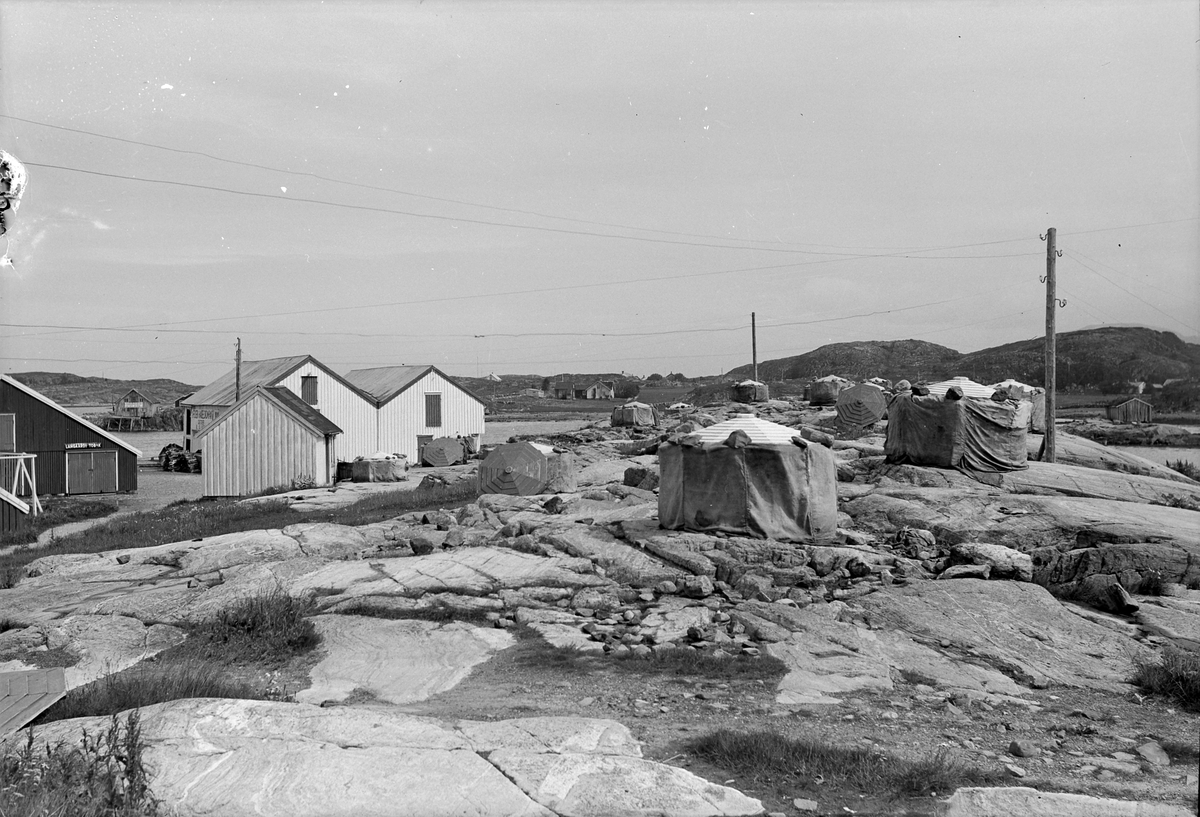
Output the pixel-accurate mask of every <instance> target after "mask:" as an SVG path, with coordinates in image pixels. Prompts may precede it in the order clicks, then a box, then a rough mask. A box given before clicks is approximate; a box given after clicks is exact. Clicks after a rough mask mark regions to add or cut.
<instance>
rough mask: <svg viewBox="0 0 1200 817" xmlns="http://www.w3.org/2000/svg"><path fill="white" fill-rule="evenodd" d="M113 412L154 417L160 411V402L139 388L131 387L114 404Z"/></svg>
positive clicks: (130, 415)
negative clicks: (156, 401)
mask: <svg viewBox="0 0 1200 817" xmlns="http://www.w3.org/2000/svg"><path fill="white" fill-rule="evenodd" d="M113 413H114V414H121V415H126V416H129V417H153V416H154V415H155V414H157V413H158V403H155V402H154V401H153V400H151V399H150V398H149V397H147V396H146V395H144V394H142V393H141V392H140V391H138V390H137V389H130V390H129V391H127V392H125V394H123V395H121V398H120V399H119V400H117V402H116V403H114V404H113Z"/></svg>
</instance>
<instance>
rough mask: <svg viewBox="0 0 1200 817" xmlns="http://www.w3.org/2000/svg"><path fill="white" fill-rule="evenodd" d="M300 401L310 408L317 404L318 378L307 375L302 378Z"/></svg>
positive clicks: (313, 375)
mask: <svg viewBox="0 0 1200 817" xmlns="http://www.w3.org/2000/svg"><path fill="white" fill-rule="evenodd" d="M300 399H301V400H303V401H304V402H305V403H308V404H309V405H310V406H315V405H316V404H317V376H316V375H315V374H306V375H304V376H303V377H301V378H300Z"/></svg>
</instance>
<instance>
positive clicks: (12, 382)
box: [0, 374, 142, 457]
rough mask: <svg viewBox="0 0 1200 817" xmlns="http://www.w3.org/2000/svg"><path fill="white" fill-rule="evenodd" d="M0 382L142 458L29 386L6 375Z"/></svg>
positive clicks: (140, 453)
mask: <svg viewBox="0 0 1200 817" xmlns="http://www.w3.org/2000/svg"><path fill="white" fill-rule="evenodd" d="M0 381H3V382H5V383H8V384H9V385H10V386H12V387H13V388H15V389H20V390H21V391H23V392H25V393H26V394H28V395H29V396H30V397H32V398H34V399H35V400H40V401H42V402H43V403H45V404H46V405H47V406H50V408H52V409H54V410H55V411H58V412H60V413H62V414H65V415H66V416H67V417H69V418H70V419H71V422H74V423H78V424H79V425H81V426H86V427H87V429H88V431H91V432H93V433H95V434H99V435H100V436H101V437H104V438H105V439H106V440H110V441H112V442H114V443H116V444H117V445H119V446H121V447H122V448H124V449H125V450H126V451H132V452H133V455H134V456H135V457H140V456H142V452H141V451H139V450H138V449H136V448H134V447H133V446H132V445H130V444H129V443H127V442H125V441H124V440H122V439H121V438H120V437H114V436H113V435H112V434H109V433H108V432H107V431H105V430H104V429H102V428H101V427H100V426H98V425H96V424H95V423H90V422H88V421H87V420H85V419H83V418H82V417H80V416H79V415H77V414H72V413H71V412H69V411H67V410H66V409H65V408H63V407H62V406H60V405H59V404H58V403H55V402H54V401H53V400H51V399H50V398H49V397H47V396H46V395H44V394H42V393H41V392H39V391H36V390H34V389H31V388H30V387H29V386H26V385H25V384H24V383H22V382H21V381H19V380H14V379H13V378H11V377H9V376H8V375H6V374H0Z"/></svg>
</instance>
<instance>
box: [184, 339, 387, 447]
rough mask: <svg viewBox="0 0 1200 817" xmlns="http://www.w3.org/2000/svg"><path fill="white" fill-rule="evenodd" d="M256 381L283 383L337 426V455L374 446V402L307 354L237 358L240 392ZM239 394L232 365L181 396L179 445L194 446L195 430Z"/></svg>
mask: <svg viewBox="0 0 1200 817" xmlns="http://www.w3.org/2000/svg"><path fill="white" fill-rule="evenodd" d="M257 386H283V387H284V388H286V389H287V390H288V391H290V392H292V393H293V394H295V395H296V396H297V397H299V398H300V399H301V400H303V401H304V402H305V403H307V404H308V405H310V406H312V407H313V408H314V409H316V410H317V411H319V412H320V413H321V414H322V415H324V416H325V417H326V418H327V419H329V420H330V421H331V422H332V423H334V424H335V425H337V427H338V428H339V429H341V431H342V433H341V434H340V435H339V436H338V437H337V438H336V439H335V440H334V443H333V449H334V451H333V454H334V457H335V458H336V459H341V460H347V461H349V460H353V459H354V458H355V457H358V456H369V455H370V454H373V453H375V452H376V451H378V450H379V449H378V447H377V444H376V437H377V431H376V421H375V414H376V407H375V401H374V400H373V399H372V398H371V397H370V396H368V395H366V394H364V393H363V392H362V391H360V390H359V389H357V388H355V387H354V386H353V385H351V384H350V383H349V382H348V381H347V380H346V379H345V378H344V377H342V376H341V375H339V374H337V373H336V372H334V371H333V370H332V369H330V368H329V367H327V366H325V365H324V364H323V363H321V362H319V361H318V360H316V359H315V358H313V357H312V356H311V355H297V356H294V357H278V358H272V359H270V360H246V361H242V366H241V383H240V388H241V395H240V396H241V397H245V396H247V395H248V394H249V393H250V392H252V391H253V390H254V389H255V388H256V387H257ZM238 397H239V395H238V378H237V372H236V370H234V371H230V372H227V373H226V374H224V375H222V376H221V377H219V378H217V379H216V380H214V381H213V382H212V383H209V384H208V385H207V386H205V387H204V388H202V389H200V390H199V391H197V392H194V393H192V394H189V395H188V396H187V397H184V398H182V399H181V400H180V401H179V405H180V406H182V407H183V409H184V417H183V435H184V448H185V449H187V450H188V451H196V450H199V447H198V446H197V445H196V438H197V437H198V436H199V434H200V432H202V431H203V430H204V428H205V427H206V426H207V425H209V424H210V423H212V422H213V421H214V420H216V419H217V418H218V417H219V416H220V415H221V414H222V413H224V412H225V411H226V410H227V409H228V408H230V407H231V406H233V405H234V404H235V403H237V402H239V399H238ZM335 461H336V460H335Z"/></svg>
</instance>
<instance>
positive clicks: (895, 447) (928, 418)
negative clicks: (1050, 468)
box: [883, 393, 1033, 472]
mask: <svg viewBox="0 0 1200 817" xmlns="http://www.w3.org/2000/svg"><path fill="white" fill-rule="evenodd" d="M1032 409H1033V406H1032V404H1030V403H1029V402H1027V401H1021V402H1015V401H1012V400H1006V401H1004V402H1002V403H998V402H996V401H994V400H977V399H973V398H970V397H964V398H962V399H961V400H946V399H945V398H943V397H939V396H937V395H934V394H930V395H928V396H925V397H919V396H914V395H912V394H909V393H903V394H898V395H896V397H895V398H894V399H893V400H892V402H891V405H889V406H888V427H887V441H886V442H885V443H884V447H883V450H884V454H885V455H886V456H887V461H888V462H896V463H909V464H912V465H932V466H934V467H939V468H961V469H966V470H969V471H988V472H998V471H1019V470H1021V469H1023V468H1027V467H1028V465H1027V464H1026V460H1027V457H1028V455H1027V452H1026V449H1025V432H1026V428H1027V427H1028V426H1029V416H1030V413H1031V411H1032Z"/></svg>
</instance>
